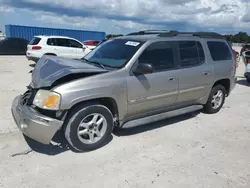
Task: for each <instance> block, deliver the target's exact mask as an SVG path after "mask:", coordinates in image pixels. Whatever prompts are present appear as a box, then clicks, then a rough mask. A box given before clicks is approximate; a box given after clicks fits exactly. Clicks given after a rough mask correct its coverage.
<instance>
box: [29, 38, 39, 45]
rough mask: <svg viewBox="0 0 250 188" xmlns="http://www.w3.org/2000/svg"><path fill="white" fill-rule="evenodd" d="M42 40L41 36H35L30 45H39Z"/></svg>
mask: <svg viewBox="0 0 250 188" xmlns="http://www.w3.org/2000/svg"><path fill="white" fill-rule="evenodd" d="M40 40H41V38H39V37H34V38H33V39H32V40H31V41H30V43H29V45H37V44H38V43H39V42H40Z"/></svg>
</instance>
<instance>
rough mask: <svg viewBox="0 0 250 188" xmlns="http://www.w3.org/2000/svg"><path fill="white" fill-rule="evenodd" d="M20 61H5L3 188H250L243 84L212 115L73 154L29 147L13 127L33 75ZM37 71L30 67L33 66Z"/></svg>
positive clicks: (247, 91)
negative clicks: (15, 106)
mask: <svg viewBox="0 0 250 188" xmlns="http://www.w3.org/2000/svg"><path fill="white" fill-rule="evenodd" d="M29 64H31V62H30V61H27V60H26V59H25V57H22V56H16V57H12V56H9V57H8V56H2V57H0V81H1V82H0V85H1V87H0V106H1V108H0V110H1V111H0V187H4V188H14V187H18V188H33V187H36V188H39V187H42V188H44V187H48V188H49V187H51V188H55V187H67V188H71V187H72V188H73V187H74V188H76V187H81V188H83V187H88V188H120V187H138V188H150V187H154V188H155V187H164V188H165V187H175V188H182V187H183V188H188V187H190V188H200V187H204V188H210V187H211V188H215V187H216V188H219V187H231V188H243V187H245V188H249V187H250V118H249V114H250V99H249V98H250V88H249V87H250V85H247V83H246V81H245V79H244V78H243V73H244V65H243V63H242V62H240V64H239V67H238V72H237V76H238V84H237V85H236V87H235V89H234V90H233V92H232V94H231V95H230V96H229V97H228V98H227V99H226V103H225V105H224V107H223V109H222V110H221V111H220V112H219V113H218V114H214V115H206V114H203V113H201V112H197V113H196V112H195V113H191V114H188V115H184V116H180V117H175V118H171V119H168V120H164V121H161V122H157V123H153V124H150V125H145V126H141V127H137V128H132V129H127V130H123V131H116V132H115V133H114V134H113V138H112V140H110V143H108V144H107V145H106V146H104V147H103V148H101V149H99V150H96V151H92V152H88V153H74V152H72V151H70V150H68V149H67V148H66V147H65V144H64V142H63V140H62V138H60V137H58V138H57V140H58V141H60V140H61V142H62V144H60V145H50V146H44V145H41V144H38V143H36V142H33V141H31V140H29V139H28V140H25V139H24V138H23V136H22V134H21V133H20V132H19V131H18V130H17V127H16V125H15V123H14V121H13V120H12V117H11V112H10V106H11V102H12V99H13V98H14V97H15V96H16V95H17V94H20V93H23V92H24V91H25V89H26V88H25V86H27V85H28V84H29V82H30V74H28V72H29V71H30V70H31V69H32V67H30V66H29ZM31 66H32V65H31Z"/></svg>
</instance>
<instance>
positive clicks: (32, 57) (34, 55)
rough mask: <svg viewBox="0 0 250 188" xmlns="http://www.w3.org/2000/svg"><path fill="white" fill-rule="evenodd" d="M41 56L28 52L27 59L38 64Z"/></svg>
mask: <svg viewBox="0 0 250 188" xmlns="http://www.w3.org/2000/svg"><path fill="white" fill-rule="evenodd" d="M39 55H40V54H38V53H34V52H31V51H27V52H26V58H27V59H28V60H31V61H35V62H37V61H38V60H39V59H40V57H39Z"/></svg>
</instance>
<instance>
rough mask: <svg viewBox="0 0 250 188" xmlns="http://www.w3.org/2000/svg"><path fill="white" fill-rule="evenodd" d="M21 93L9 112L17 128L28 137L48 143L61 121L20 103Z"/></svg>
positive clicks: (59, 126) (60, 125)
mask: <svg viewBox="0 0 250 188" xmlns="http://www.w3.org/2000/svg"><path fill="white" fill-rule="evenodd" d="M21 100H22V95H19V96H17V97H16V98H15V99H14V100H13V103H12V107H11V112H12V115H13V118H14V120H15V122H16V124H17V126H18V128H19V129H20V130H21V131H22V132H23V133H24V134H25V135H26V136H28V137H30V138H32V139H34V140H36V141H38V142H40V143H42V144H50V141H51V140H52V138H53V136H54V135H55V133H56V132H57V131H58V130H59V129H60V128H61V127H62V125H63V121H60V120H57V119H53V118H50V117H47V116H44V115H42V114H40V113H39V112H37V111H36V110H35V109H33V108H32V107H30V106H27V105H26V104H24V105H23V104H21Z"/></svg>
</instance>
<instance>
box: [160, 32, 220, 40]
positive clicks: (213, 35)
mask: <svg viewBox="0 0 250 188" xmlns="http://www.w3.org/2000/svg"><path fill="white" fill-rule="evenodd" d="M158 36H159V37H174V36H196V37H200V38H219V39H222V38H223V36H222V35H220V34H218V33H215V32H178V31H170V32H166V33H160V34H159V35H158Z"/></svg>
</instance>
